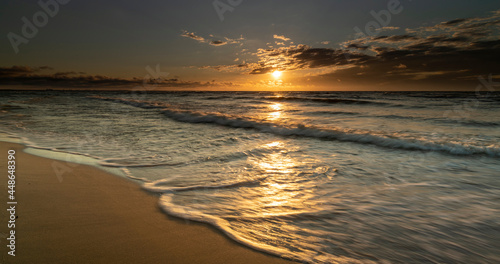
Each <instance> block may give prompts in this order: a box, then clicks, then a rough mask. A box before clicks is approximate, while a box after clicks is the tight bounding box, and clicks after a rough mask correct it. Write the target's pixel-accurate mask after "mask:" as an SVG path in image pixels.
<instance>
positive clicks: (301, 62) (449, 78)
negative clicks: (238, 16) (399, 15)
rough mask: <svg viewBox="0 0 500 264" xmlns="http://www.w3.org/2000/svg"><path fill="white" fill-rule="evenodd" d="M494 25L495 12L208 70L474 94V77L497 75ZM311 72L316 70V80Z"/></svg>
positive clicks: (499, 15) (273, 52) (499, 47)
mask: <svg viewBox="0 0 500 264" xmlns="http://www.w3.org/2000/svg"><path fill="white" fill-rule="evenodd" d="M498 25H500V12H498V11H497V12H494V13H493V14H492V15H490V16H487V17H479V18H459V19H454V20H450V21H445V22H442V23H438V24H436V25H433V26H428V27H420V28H416V29H410V30H407V33H406V34H399V35H398V34H393V35H381V36H363V37H360V38H358V39H354V40H350V41H346V42H344V43H342V44H341V47H343V48H339V49H335V48H316V47H311V46H308V45H289V46H288V47H274V48H272V47H269V48H267V49H258V51H257V52H256V53H253V55H255V56H257V59H258V62H256V63H250V64H246V65H245V66H244V67H239V66H238V67H235V66H231V65H226V66H216V67H217V68H215V67H212V69H218V70H222V69H223V70H226V71H232V70H234V71H236V70H237V71H242V70H246V72H247V73H248V74H255V75H258V74H266V73H269V72H272V71H274V70H283V71H298V70H308V71H309V72H308V74H309V76H308V78H317V80H322V81H327V80H330V81H333V80H335V81H336V80H337V79H340V80H342V83H346V82H349V81H350V82H352V83H363V82H365V84H366V85H377V84H398V83H399V84H408V83H420V84H425V83H432V84H433V85H437V84H442V85H450V86H453V85H457V86H460V87H464V86H466V85H469V87H471V88H474V87H475V85H476V84H477V77H478V76H481V75H483V76H484V75H488V74H490V73H493V74H498V72H495V71H498V61H500V40H499V39H500V32H499V27H498ZM394 29H395V28H394ZM274 37H275V38H279V39H282V38H281V37H283V38H285V37H284V36H277V35H275V36H274ZM319 69H321V70H319ZM311 70H317V71H316V72H317V73H316V75H314V74H312V73H311ZM325 70H326V71H325ZM464 80H470V82H464ZM474 82H476V83H474Z"/></svg>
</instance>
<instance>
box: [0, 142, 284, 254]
mask: <svg viewBox="0 0 500 264" xmlns="http://www.w3.org/2000/svg"><path fill="white" fill-rule="evenodd" d="M23 148H24V147H23V146H22V145H19V144H14V143H5V142H1V143H0V153H1V154H0V161H1V163H0V169H1V170H2V171H3V172H5V171H7V152H8V150H11V149H13V150H15V151H16V154H15V157H16V193H15V196H16V201H17V205H16V213H17V216H18V218H17V219H16V227H15V232H16V233H15V234H16V251H15V255H16V256H15V257H13V256H10V255H7V252H8V251H7V250H3V251H2V263H292V262H290V261H287V260H283V259H280V258H277V257H273V256H270V255H267V254H264V253H260V252H257V251H254V250H252V249H249V248H247V247H244V246H241V245H239V244H237V243H236V242H233V241H232V240H230V239H228V238H226V237H224V235H223V234H222V233H221V232H219V231H217V230H216V229H215V228H212V227H210V226H208V225H207V224H200V223H196V222H192V221H187V220H180V219H177V218H173V217H170V216H167V215H165V214H163V213H161V211H160V209H159V208H158V205H157V204H158V197H157V196H154V195H152V194H149V193H146V192H145V191H143V190H141V187H140V185H138V184H136V183H133V182H131V181H129V180H127V179H123V178H119V177H118V176H115V175H110V174H107V173H105V172H103V171H100V170H99V169H97V168H94V167H91V166H87V165H77V164H72V165H71V166H70V168H71V171H68V172H65V173H64V174H63V175H62V177H60V178H58V177H57V175H56V172H55V171H54V169H53V167H52V164H53V162H54V160H51V159H47V158H42V157H38V156H33V155H30V154H27V153H24V152H23ZM2 175H3V173H2ZM60 179H62V181H60ZM1 182H2V183H1V186H2V201H6V200H7V188H6V185H7V178H6V177H5V178H4V179H2V181H1ZM4 207H5V204H4ZM5 212H6V211H5V210H2V219H5V221H7V219H8V218H7V217H4V216H6V213H5ZM0 232H1V233H2V234H6V233H7V232H8V230H7V225H6V224H4V223H2V225H1V229H0ZM2 240H3V241H4V243H3V244H4V246H3V247H5V241H6V240H5V238H3V239H2Z"/></svg>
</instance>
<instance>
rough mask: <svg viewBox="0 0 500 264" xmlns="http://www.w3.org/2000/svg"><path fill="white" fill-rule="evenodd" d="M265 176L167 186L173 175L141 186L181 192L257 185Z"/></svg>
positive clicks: (165, 191)
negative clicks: (206, 183) (212, 182)
mask: <svg viewBox="0 0 500 264" xmlns="http://www.w3.org/2000/svg"><path fill="white" fill-rule="evenodd" d="M266 178H267V177H261V178H258V179H252V180H246V181H234V182H224V183H219V184H214V185H190V186H169V185H168V184H169V183H170V182H172V180H174V179H175V177H172V178H167V179H161V180H157V181H154V182H148V183H145V184H144V185H143V186H142V187H143V188H144V189H145V190H147V191H150V192H156V193H168V192H182V191H194V190H206V189H226V188H235V187H242V186H254V185H259V184H260V182H261V181H263V180H264V179H266Z"/></svg>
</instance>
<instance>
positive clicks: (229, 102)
mask: <svg viewBox="0 0 500 264" xmlns="http://www.w3.org/2000/svg"><path fill="white" fill-rule="evenodd" d="M0 117H1V119H0V130H1V131H2V138H3V139H4V140H12V139H14V138H17V139H19V140H20V141H22V143H24V144H25V145H27V146H28V147H30V148H29V149H28V151H29V150H30V149H31V150H32V151H34V152H36V150H40V151H39V153H45V154H46V155H49V156H50V155H51V154H50V153H53V154H54V157H56V156H59V157H63V158H62V159H63V160H64V159H70V160H67V161H75V162H79V161H84V160H88V159H91V160H93V161H95V164H94V165H95V166H98V167H100V168H104V169H110V170H111V171H114V172H115V173H116V174H117V175H119V176H122V177H127V178H129V179H131V180H133V181H135V182H136V183H137V184H140V185H142V187H143V188H144V190H145V191H147V192H152V193H155V194H156V195H158V203H159V206H160V208H161V209H162V210H163V211H164V212H165V213H166V214H168V215H172V216H176V217H181V218H184V219H189V220H193V221H200V222H205V223H209V224H211V225H213V226H214V227H216V228H218V229H220V230H221V231H222V232H223V233H225V234H226V235H227V236H228V237H230V238H231V239H233V240H235V241H238V242H239V243H241V244H244V245H246V246H248V247H251V248H254V249H258V250H260V251H264V252H268V253H271V254H275V255H280V256H284V257H287V258H290V259H294V260H297V261H300V262H306V263H500V93H483V94H475V93H474V92H471V93H467V92H432V93H431V92H148V93H141V92H118V91H114V92H99V91H85V92H84V91H0ZM42 150H43V151H42ZM47 153H49V154H47ZM61 153H62V154H65V153H68V155H62V156H61ZM70 154H71V155H70ZM65 157H66V158H65ZM67 157H71V158H67ZM79 157H81V158H79ZM59 159H61V158H59ZM62 164H63V165H64V163H62ZM57 169H58V168H55V170H57ZM63 179H64V175H61V180H63ZM117 199H119V197H117ZM144 217H147V216H144Z"/></svg>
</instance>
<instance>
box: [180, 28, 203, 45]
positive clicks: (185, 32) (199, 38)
mask: <svg viewBox="0 0 500 264" xmlns="http://www.w3.org/2000/svg"><path fill="white" fill-rule="evenodd" d="M181 36H183V37H186V38H191V39H194V40H196V41H198V42H201V43H204V42H206V40H205V38H204V37H200V36H197V35H196V34H195V33H193V32H188V31H186V30H184V31H183V33H182V34H181Z"/></svg>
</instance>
